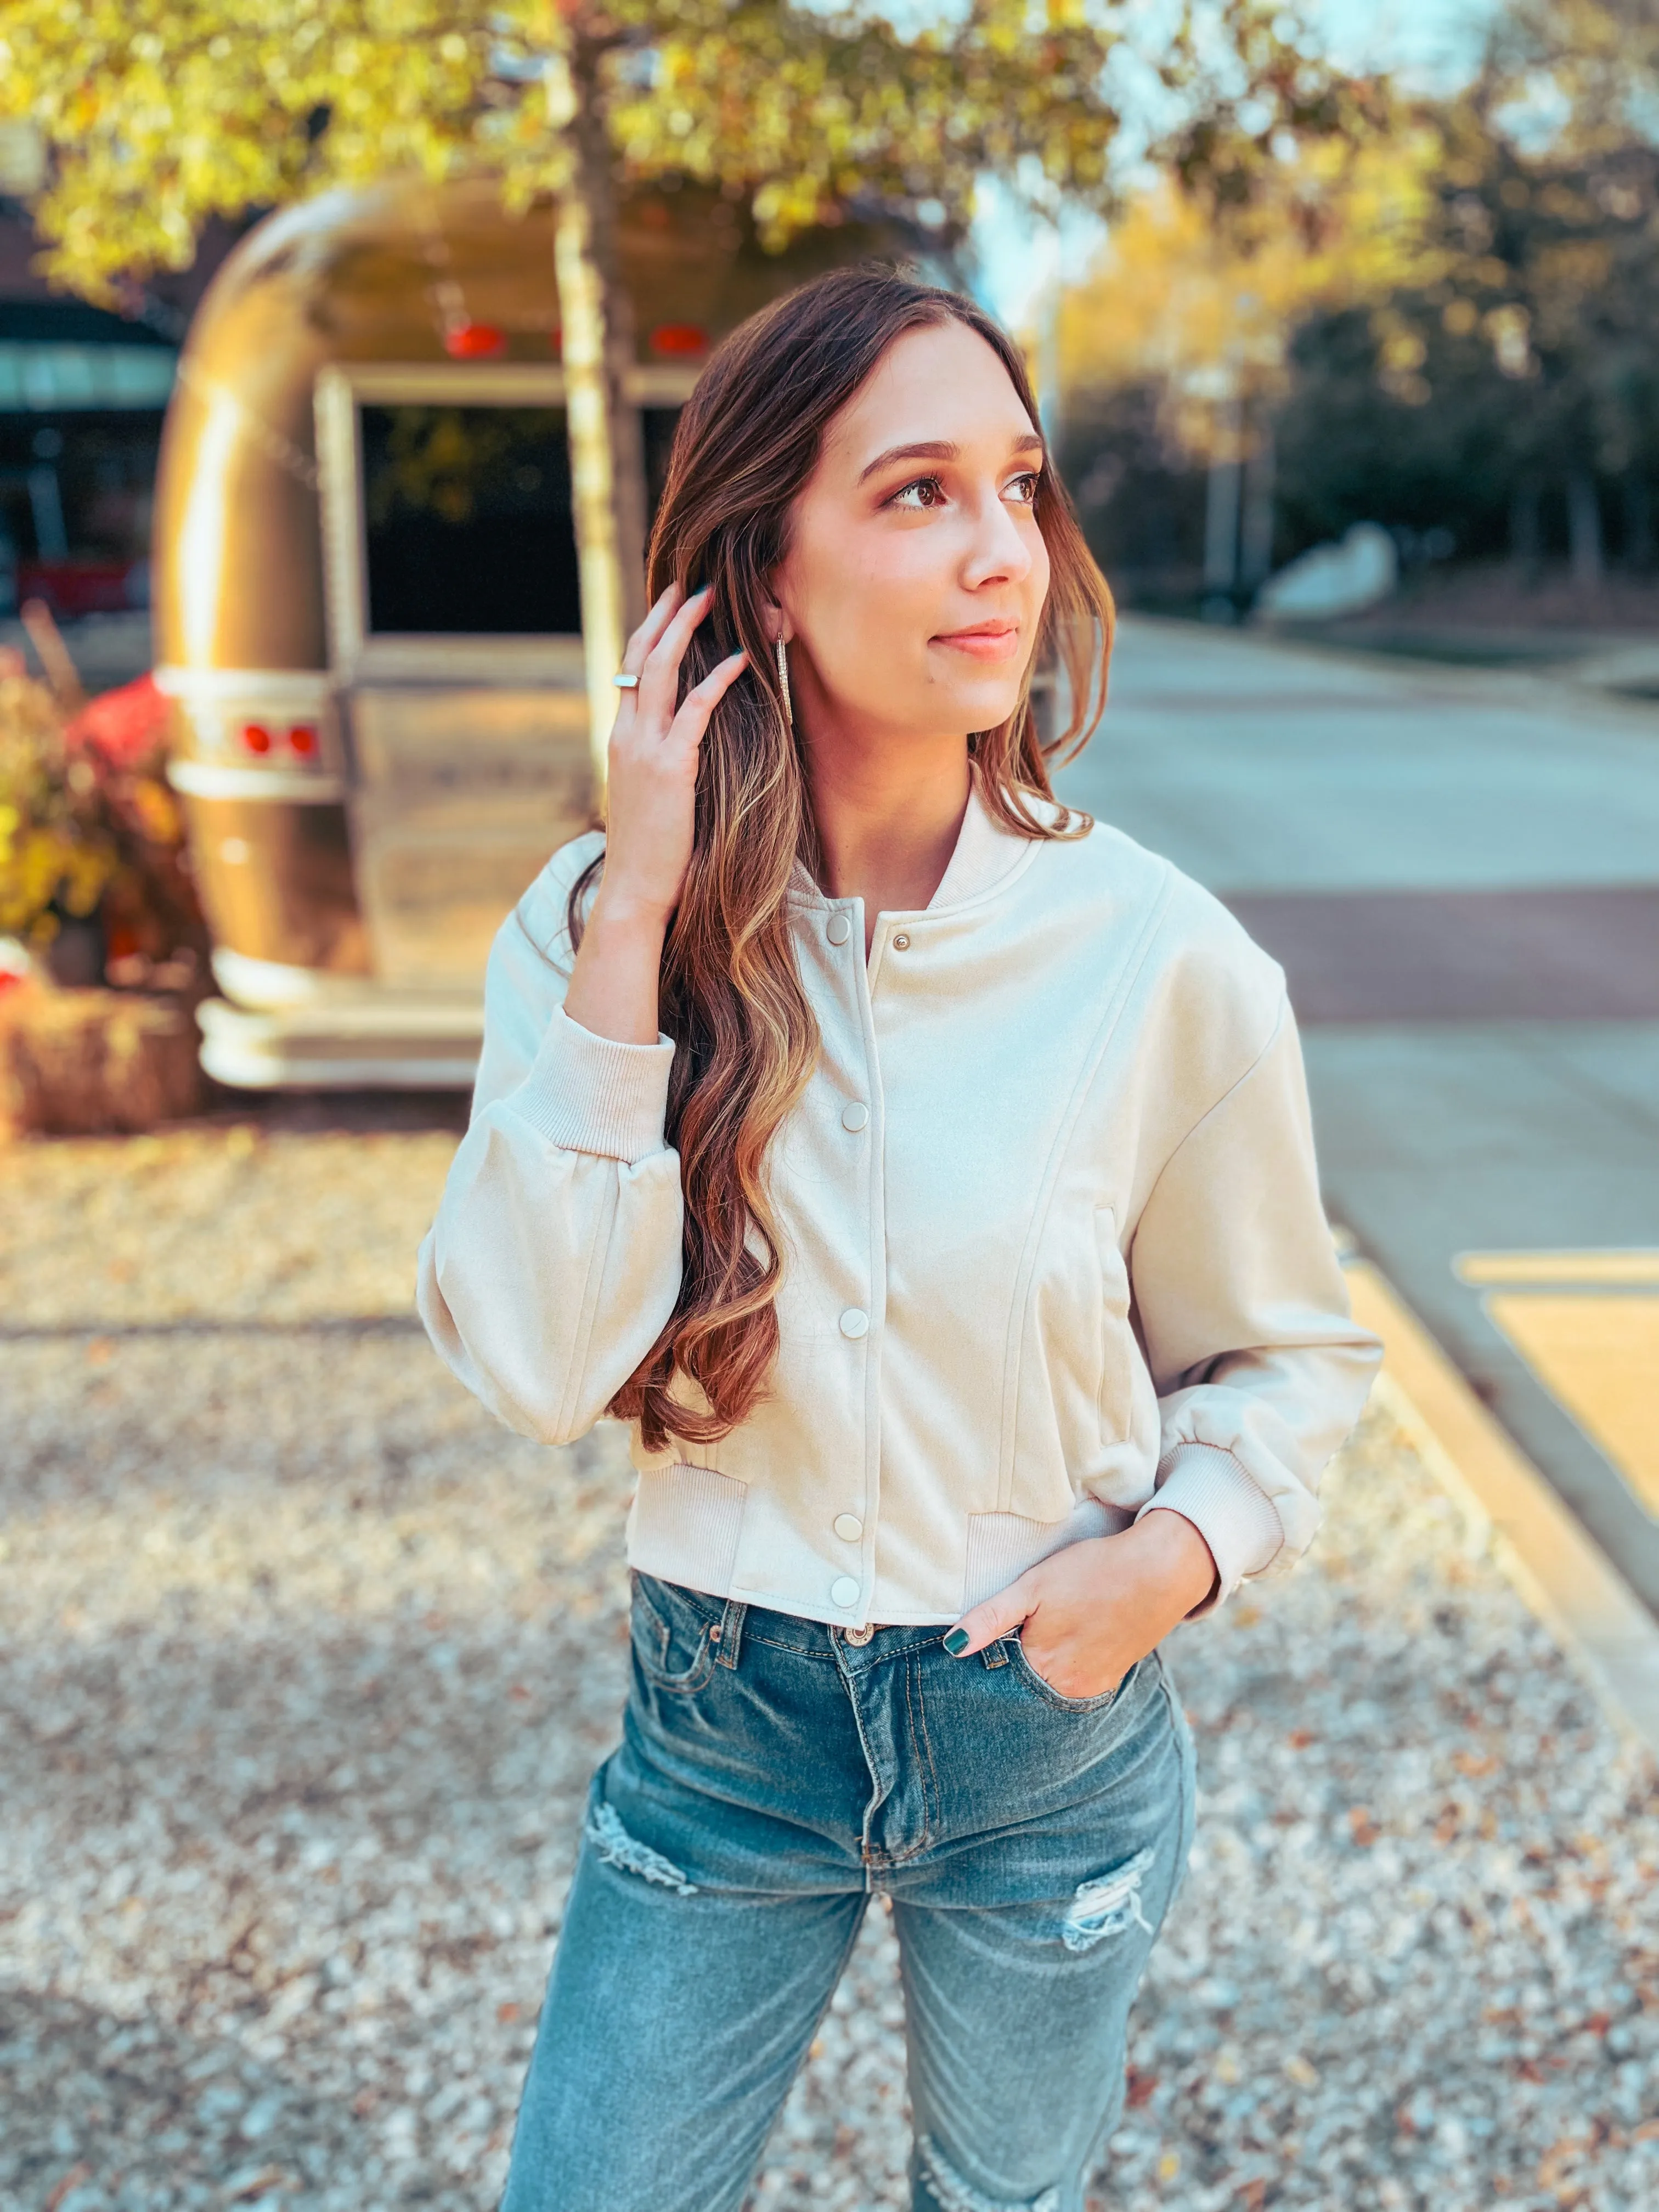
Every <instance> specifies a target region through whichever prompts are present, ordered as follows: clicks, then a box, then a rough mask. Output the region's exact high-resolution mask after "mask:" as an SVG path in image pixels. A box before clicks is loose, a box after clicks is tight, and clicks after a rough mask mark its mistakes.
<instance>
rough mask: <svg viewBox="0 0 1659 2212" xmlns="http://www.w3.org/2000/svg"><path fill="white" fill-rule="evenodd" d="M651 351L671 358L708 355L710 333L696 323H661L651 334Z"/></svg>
mask: <svg viewBox="0 0 1659 2212" xmlns="http://www.w3.org/2000/svg"><path fill="white" fill-rule="evenodd" d="M651 350H652V352H653V353H655V354H661V355H664V356H667V357H669V358H676V357H679V356H684V355H686V354H694V353H706V352H707V351H708V331H705V330H700V329H699V328H698V327H697V325H696V323H659V324H658V325H657V327H656V329H655V330H654V331H652V333H651Z"/></svg>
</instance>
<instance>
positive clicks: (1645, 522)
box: [1624, 469, 1653, 576]
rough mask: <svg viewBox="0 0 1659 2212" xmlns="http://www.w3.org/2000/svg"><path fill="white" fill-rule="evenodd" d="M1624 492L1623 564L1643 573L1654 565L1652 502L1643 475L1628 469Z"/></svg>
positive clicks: (1639, 574) (1641, 574)
mask: <svg viewBox="0 0 1659 2212" xmlns="http://www.w3.org/2000/svg"><path fill="white" fill-rule="evenodd" d="M1624 493H1625V566H1626V568H1630V569H1633V570H1634V571H1635V573H1636V574H1638V576H1644V575H1645V574H1647V572H1648V570H1649V569H1650V568H1652V566H1653V502H1652V500H1651V499H1650V495H1649V493H1648V486H1647V479H1646V477H1642V476H1638V474H1637V472H1636V471H1635V470H1634V469H1631V470H1629V471H1626V476H1625V479H1624Z"/></svg>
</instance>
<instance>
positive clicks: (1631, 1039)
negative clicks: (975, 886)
mask: <svg viewBox="0 0 1659 2212" xmlns="http://www.w3.org/2000/svg"><path fill="white" fill-rule="evenodd" d="M1061 788H1062V790H1063V791H1064V793H1066V796H1068V797H1069V798H1072V799H1074V800H1076V801H1077V802H1078V803H1079V805H1085V806H1087V807H1089V808H1090V809H1091V811H1095V812H1097V813H1098V814H1100V815H1101V816H1103V817H1104V818H1105V819H1107V820H1109V821H1111V822H1115V823H1117V824H1118V825H1119V826H1120V827H1121V828H1123V829H1127V830H1128V831H1129V833H1130V834H1131V835H1132V836H1135V837H1138V838H1139V839H1140V840H1141V841H1142V842H1145V843H1146V844H1149V845H1151V846H1152V847H1153V848H1156V849H1157V850H1158V851H1161V852H1164V853H1167V854H1169V856H1170V858H1171V859H1172V860H1175V861H1176V863H1177V864H1178V865H1179V866H1182V867H1183V868H1185V869H1186V870H1188V872H1189V873H1191V874H1193V875H1194V876H1196V877H1197V878H1199V879H1200V881H1201V882H1203V883H1205V884H1207V885H1208V886H1209V887H1210V888H1211V889H1212V890H1215V891H1216V892H1218V894H1219V895H1220V896H1223V897H1225V899H1227V900H1228V902H1230V903H1231V905H1233V906H1234V908H1236V910H1237V912H1238V913H1239V914H1240V915H1241V917H1242V918H1243V920H1244V921H1245V922H1246V925H1247V927H1250V928H1251V929H1252V931H1253V933H1255V935H1256V936H1257V938H1258V939H1259V940H1260V941H1261V942H1262V943H1263V944H1265V945H1267V948H1268V950H1269V951H1273V953H1274V954H1275V955H1276V956H1277V957H1279V958H1280V959H1281V960H1282V961H1283V963H1284V964H1285V969H1286V972H1287V974H1288V975H1289V977H1290V981H1291V996H1292V1000H1293V1001H1294V1002H1295V1003H1296V1004H1297V1008H1298V1012H1299V1013H1300V1015H1301V1017H1302V1019H1303V1023H1304V1033H1305V1034H1304V1041H1305V1044H1306V1049H1307V1058H1308V1071H1309V1080H1310V1087H1311V1090H1312V1092H1313V1097H1314V1107H1315V1115H1316V1125H1317V1129H1318V1135H1319V1139H1320V1147H1321V1159H1322V1169H1323V1173H1324V1178H1325V1183H1326V1189H1327V1195H1328V1201H1329V1203H1330V1206H1331V1209H1332V1212H1333V1213H1334V1215H1335V1216H1336V1217H1337V1218H1340V1220H1341V1221H1343V1222H1344V1223H1345V1224H1346V1225H1348V1226H1349V1227H1351V1228H1352V1231H1354V1233H1355V1235H1356V1236H1357V1237H1358V1239H1359V1241H1360V1243H1361V1244H1362V1246H1363V1247H1364V1249H1365V1250H1367V1251H1368V1252H1369V1253H1370V1254H1371V1255H1373V1256H1374V1257H1375V1258H1376V1260H1377V1261H1379V1262H1380V1263H1381V1265H1382V1267H1383V1270H1384V1272H1385V1273H1387V1274H1388V1275H1389V1277H1390V1278H1391V1279H1393V1281H1394V1282H1395V1285H1397V1287H1398V1288H1399V1290H1400V1291H1401V1293H1402V1295H1403V1296H1404V1297H1405V1298H1406V1299H1407V1302H1408V1304H1410V1305H1411V1306H1412V1307H1413V1308H1414V1310H1416V1311H1417V1313H1418V1314H1419V1315H1420V1316H1421V1317H1422V1318H1423V1319H1424V1320H1425V1322H1427V1324H1428V1325H1429V1327H1430V1328H1431V1330H1432V1331H1433V1333H1434V1334H1435V1335H1436V1336H1437V1338H1438V1339H1439V1340H1440V1341H1441V1343H1442V1344H1443V1346H1445V1347H1446V1348H1447V1350H1448V1351H1449V1352H1450V1353H1451V1355H1452V1357H1453V1358H1455V1360H1456V1362H1457V1364H1458V1365H1459V1366H1460V1367H1461V1368H1462V1370H1463V1372H1464V1374H1465V1375H1466V1376H1468V1378H1469V1380H1470V1382H1471V1383H1472V1385H1473V1387H1474V1389H1475V1390H1476V1391H1477V1392H1478V1394H1479V1395H1480V1396H1481V1397H1483V1398H1484V1399H1485V1400H1486V1402H1487V1403H1489V1404H1490V1405H1491V1406H1492V1408H1493V1409H1494V1411H1495V1412H1496V1413H1498V1416H1499V1418H1500V1419H1502V1421H1503V1422H1504V1425H1505V1426H1506V1427H1507V1428H1508V1429H1509V1430H1510V1432H1511V1434H1513V1435H1514V1436H1515V1437H1516V1439H1517V1441H1518V1442H1519V1443H1521V1445H1522V1448H1523V1449H1524V1450H1525V1451H1526V1452H1527V1453H1528V1455H1530V1456H1531V1457H1532V1458H1533V1459H1534V1461H1535V1462H1536V1463H1537V1464H1538V1465H1539V1467H1540V1468H1541V1469H1542V1470H1543V1471H1544V1473H1545V1474H1547V1476H1548V1478H1549V1480H1551V1481H1552V1482H1553V1484H1554V1485H1555V1486H1556V1487H1557V1489H1558V1490H1559V1492H1560V1494H1561V1496H1562V1497H1563V1498H1564V1499H1565V1500H1566V1501H1567V1502H1568V1504H1570V1505H1571V1508H1572V1510H1573V1511H1574V1512H1575V1513H1576V1514H1577V1516H1579V1518H1580V1519H1581V1521H1582V1522H1583V1525H1584V1526H1585V1527H1586V1528H1588V1529H1589V1531H1590V1532H1591V1533H1592V1534H1594V1536H1595V1539H1596V1541H1598V1542H1599V1543H1600V1544H1601V1546H1602V1547H1603V1548H1604V1549H1605V1550H1606V1551H1607V1553H1608V1554H1609V1556H1610V1557H1612V1558H1613V1559H1615V1560H1616V1561H1617V1563H1618V1565H1619V1566H1620V1570H1621V1571H1622V1572H1623V1573H1624V1574H1625V1575H1626V1577H1627V1578H1628V1579H1629V1580H1630V1581H1631V1583H1632V1585H1633V1586H1634V1587H1636V1588H1637V1589H1638V1591H1639V1592H1640V1594H1641V1595H1642V1596H1643V1597H1644V1600H1645V1601H1646V1602H1647V1603H1648V1604H1649V1606H1650V1607H1652V1608H1654V1609H1655V1610H1656V1612H1659V1455H1656V1446H1655V1443H1654V1439H1655V1437H1659V708H1648V707H1644V706H1638V705H1633V704H1629V703H1624V702H1617V701H1613V700H1609V699H1606V698H1601V697H1598V696H1595V695H1592V694H1588V693H1585V692H1583V691H1572V690H1568V689H1566V688H1565V687H1564V686H1557V685H1552V684H1549V683H1548V682H1547V680H1545V679H1542V678H1536V677H1532V676H1528V675H1516V674H1514V673H1501V674H1500V673H1492V672H1480V671H1465V670H1448V669H1443V668H1438V667H1427V666H1416V665H1412V664H1410V663H1400V662H1376V663H1373V662H1369V661H1361V660H1358V659H1353V658H1348V657H1344V656H1342V655H1338V654H1328V653H1322V652H1319V651H1317V650H1316V649H1313V648H1311V647H1292V646H1287V645H1284V644H1279V643H1274V642H1273V641H1267V640H1264V639H1261V638H1258V637H1255V636H1254V635H1240V634H1238V633H1236V632H1231V631H1225V630H1206V629H1198V628H1195V627H1192V626H1188V625H1181V624H1176V623H1149V622H1146V621H1136V620H1133V619H1131V620H1129V621H1127V622H1126V623H1125V624H1124V626H1123V633H1122V639H1121V646H1120V650H1119V656H1118V659H1117V662H1116V664H1115V670H1114V684H1113V697H1112V704H1111V707H1110V708H1109V712H1108V715H1107V719H1106V723H1105V725H1104V727H1103V730H1102V732H1101V733H1100V734H1099V736H1098V737H1097V738H1096V739H1095V741H1094V743H1093V744H1091V747H1090V749H1089V750H1088V751H1087V752H1086V753H1085V756H1084V757H1083V760H1082V761H1081V762H1080V763H1079V764H1078V765H1077V766H1076V767H1074V768H1073V769H1070V770H1068V771H1067V772H1066V775H1065V776H1064V777H1063V778H1062V779H1061ZM1589 1301H1599V1302H1600V1303H1599V1304H1598V1305H1592V1304H1589V1303H1587V1302H1589Z"/></svg>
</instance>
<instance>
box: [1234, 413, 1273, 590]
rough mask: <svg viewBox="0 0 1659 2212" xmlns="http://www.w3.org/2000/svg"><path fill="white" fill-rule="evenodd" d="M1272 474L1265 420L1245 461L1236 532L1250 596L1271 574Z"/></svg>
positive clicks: (1241, 574)
mask: <svg viewBox="0 0 1659 2212" xmlns="http://www.w3.org/2000/svg"><path fill="white" fill-rule="evenodd" d="M1275 474H1276V454H1275V451H1274V446H1273V425H1272V424H1271V423H1265V424H1264V425H1263V426H1262V428H1261V429H1260V430H1259V431H1258V432H1257V434H1256V440H1255V445H1254V446H1253V447H1252V448H1251V450H1250V454H1249V459H1248V460H1247V461H1246V462H1245V464H1244V520H1243V527H1242V529H1241V531H1240V532H1239V580H1240V582H1241V583H1242V584H1243V587H1244V589H1245V591H1246V592H1249V594H1250V595H1251V596H1252V597H1254V596H1255V593H1256V592H1259V591H1260V590H1261V586H1263V585H1264V584H1265V583H1266V582H1267V579H1268V577H1269V576H1270V575H1271V574H1273V480H1274V477H1275Z"/></svg>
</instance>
